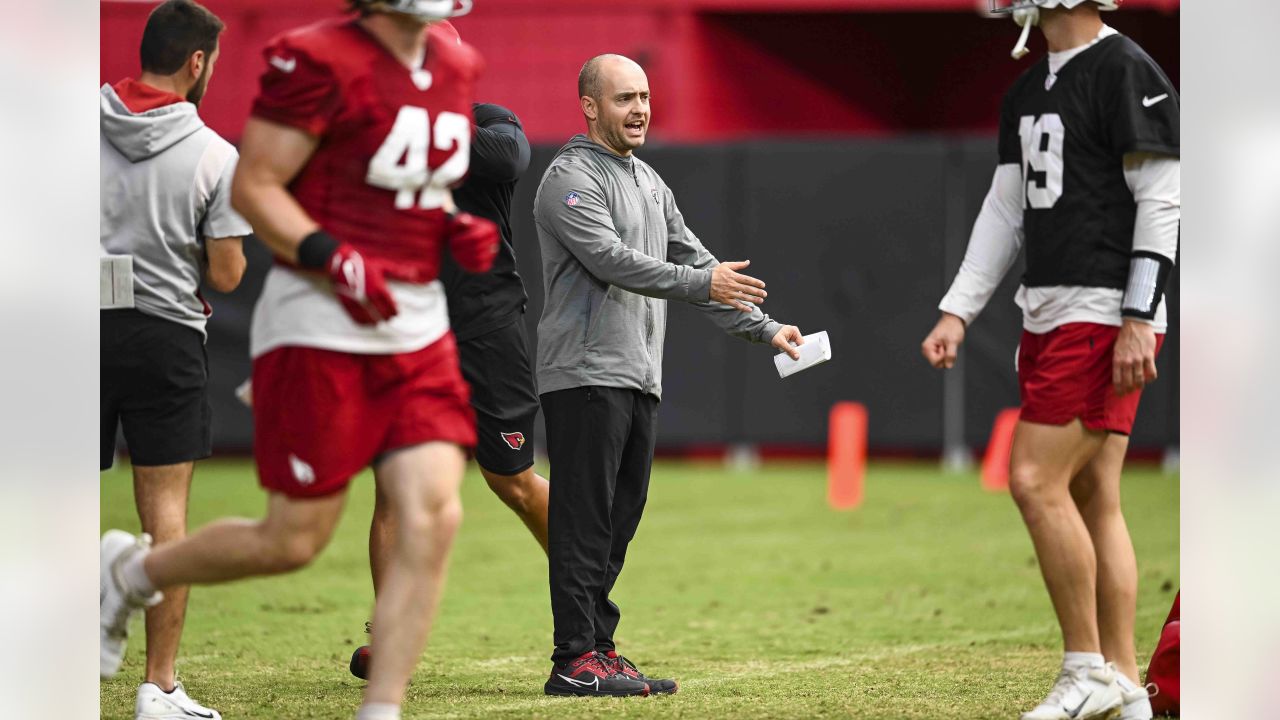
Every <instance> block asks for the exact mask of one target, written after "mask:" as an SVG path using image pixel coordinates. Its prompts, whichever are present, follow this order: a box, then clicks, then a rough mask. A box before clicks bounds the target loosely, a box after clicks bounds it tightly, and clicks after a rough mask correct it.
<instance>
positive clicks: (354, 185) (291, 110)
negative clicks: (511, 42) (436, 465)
mask: <svg viewBox="0 0 1280 720" xmlns="http://www.w3.org/2000/svg"><path fill="white" fill-rule="evenodd" d="M264 58H265V60H266V65H267V69H266V71H265V72H264V74H263V75H262V80H261V90H260V92H259V94H258V97H257V99H256V100H255V101H254V104H253V114H254V115H255V116H256V117H258V118H261V119H264V120H267V121H270V122H273V123H280V124H283V125H288V126H291V127H294V128H298V129H300V130H302V131H304V132H307V133H309V134H311V135H314V136H316V137H318V138H319V140H320V142H319V145H318V146H317V148H316V150H315V152H314V154H312V156H311V158H310V159H309V160H308V161H307V164H306V165H305V166H304V167H303V169H302V170H301V172H299V173H298V176H297V177H296V178H294V180H293V182H292V183H291V184H290V186H289V190H290V192H291V193H292V194H293V196H294V197H295V198H296V199H297V201H298V202H299V203H300V204H301V205H302V207H303V209H304V210H306V211H307V213H308V214H309V215H310V216H311V218H312V219H314V220H315V221H316V222H317V223H319V224H320V226H321V227H322V228H324V229H325V230H326V231H328V232H329V233H330V234H331V235H333V236H334V237H335V238H336V239H338V240H339V241H341V242H347V243H350V244H351V245H352V246H354V247H355V248H356V249H357V250H359V251H360V253H361V254H363V255H366V256H367V257H373V258H379V259H382V260H386V261H390V262H393V263H395V264H397V265H399V266H400V267H401V268H403V269H405V270H409V269H412V271H413V272H412V275H413V276H415V277H417V278H420V279H421V280H423V281H431V282H424V283H416V284H409V283H401V282H394V281H393V282H390V283H389V287H390V289H391V292H392V295H393V297H394V298H395V301H396V305H397V306H398V308H399V310H400V312H399V314H397V315H396V316H395V317H393V318H391V320H389V321H387V322H384V323H379V324H378V325H376V326H365V325H357V324H356V323H355V322H354V321H352V320H351V319H350V318H349V317H348V316H347V314H346V313H345V311H343V309H342V307H341V306H340V305H339V303H338V301H337V298H336V297H334V295H333V291H332V289H331V287H330V286H329V284H328V283H327V282H324V281H322V280H321V279H319V278H318V277H317V276H316V274H315V273H307V272H302V271H299V270H297V269H295V268H293V267H292V266H288V265H284V264H277V265H276V267H275V268H273V269H272V271H271V272H270V273H269V274H268V276H267V281H266V284H265V285H264V286H263V291H262V295H261V296H260V297H259V300H258V305H257V308H256V309H255V310H254V318H253V326H252V328H251V331H250V352H251V354H252V355H253V356H254V357H259V356H261V355H262V354H264V353H266V352H269V351H270V350H272V349H274V348H277V347H283V346H302V347H312V348H321V349H327V350H336V351H341V352H349V353H360V354H386V353H405V352H414V351H417V350H419V349H421V348H424V347H426V346H427V345H429V344H430V343H432V342H435V341H436V340H438V339H439V338H440V337H442V336H443V334H444V333H446V332H448V329H449V318H448V312H447V307H446V303H445V296H444V289H443V287H442V286H441V285H440V283H439V281H434V280H433V279H434V278H436V277H437V276H438V275H439V270H440V262H441V258H442V253H443V252H444V251H445V248H444V245H445V243H444V241H443V231H444V227H445V214H444V210H443V209H442V204H443V202H444V199H445V197H446V194H447V192H448V188H449V187H451V186H453V185H456V184H457V183H458V182H460V181H461V180H462V179H463V177H464V176H465V175H466V173H467V165H468V162H469V160H470V154H471V135H472V122H471V104H472V95H473V87H474V85H475V80H476V77H477V75H478V74H479V72H480V69H481V60H480V56H479V54H478V53H477V52H476V51H475V50H474V49H472V48H471V46H469V45H467V44H465V43H463V42H462V41H461V40H459V38H458V36H457V33H456V32H455V31H453V30H452V28H450V27H448V26H447V25H440V24H436V25H432V26H431V28H430V30H429V31H428V35H427V47H426V55H425V57H424V58H423V59H422V62H421V63H415V64H414V65H413V67H412V68H411V67H410V66H407V65H405V64H403V63H401V62H400V61H399V60H398V59H396V57H395V56H393V55H392V54H391V53H390V51H388V50H387V49H386V48H385V47H384V46H383V45H382V44H381V43H380V42H379V41H378V40H377V38H375V37H374V36H373V35H371V34H370V33H369V32H368V31H366V30H365V29H364V28H363V27H362V26H361V25H360V24H359V22H358V21H356V20H352V19H336V20H329V21H325V22H320V23H317V24H315V25H311V26H309V27H305V28H301V29H299V30H294V31H291V32H288V33H285V34H283V35H280V36H279V37H277V38H275V39H273V40H272V41H271V43H270V44H269V45H268V46H267V48H266V50H265V51H264Z"/></svg>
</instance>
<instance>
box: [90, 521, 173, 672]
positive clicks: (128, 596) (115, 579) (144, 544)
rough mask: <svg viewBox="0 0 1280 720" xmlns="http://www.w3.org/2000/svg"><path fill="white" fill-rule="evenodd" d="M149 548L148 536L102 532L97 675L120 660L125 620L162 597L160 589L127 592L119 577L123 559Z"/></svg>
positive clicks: (126, 637)
mask: <svg viewBox="0 0 1280 720" xmlns="http://www.w3.org/2000/svg"><path fill="white" fill-rule="evenodd" d="M150 549H151V536H150V535H147V534H145V533H144V534H142V535H141V536H139V537H134V536H133V535H130V534H129V533H127V532H124V531H123V530H108V531H107V533H106V534H105V535H103V536H102V545H101V549H100V555H99V562H100V563H101V565H100V567H99V569H98V622H99V625H100V633H99V645H98V652H99V663H98V666H99V667H98V670H99V676H100V677H101V678H102V679H104V680H105V679H107V678H110V677H113V676H115V674H116V673H117V672H118V671H119V670H120V663H121V662H123V661H124V649H125V645H126V643H127V642H128V640H129V620H130V619H131V618H132V617H133V616H134V615H135V614H136V613H137V612H138V611H139V610H141V609H143V608H144V607H149V606H151V605H155V604H156V603H158V602H160V600H161V599H163V596H162V595H161V594H160V593H155V594H154V595H152V596H151V597H142V596H140V595H138V594H136V593H132V592H130V591H129V590H128V589H127V588H126V587H125V583H124V579H123V578H122V577H121V567H122V566H123V565H124V561H125V560H128V559H129V558H131V557H133V556H134V555H136V554H137V553H140V552H141V553H146V552H148V551H150Z"/></svg>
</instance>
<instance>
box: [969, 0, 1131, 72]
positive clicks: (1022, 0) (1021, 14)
mask: <svg viewBox="0 0 1280 720" xmlns="http://www.w3.org/2000/svg"><path fill="white" fill-rule="evenodd" d="M1123 1H1124V0H988V2H989V3H990V11H991V13H992V14H995V15H1012V16H1013V21H1014V22H1015V23H1017V24H1018V25H1019V26H1021V27H1022V35H1020V36H1019V37H1018V44H1017V45H1015V46H1014V47H1013V52H1012V53H1010V55H1012V56H1013V59H1014V60H1021V59H1022V58H1024V57H1026V55H1027V53H1028V52H1029V51H1028V50H1027V41H1028V40H1030V39H1031V28H1032V27H1035V26H1036V25H1039V24H1040V8H1056V7H1065V8H1067V9H1071V8H1073V7H1075V6H1077V5H1080V4H1083V3H1086V2H1095V3H1097V4H1098V5H1100V6H1101V7H1099V8H1098V9H1099V10H1118V9H1119V8H1120V3H1121V2H1123Z"/></svg>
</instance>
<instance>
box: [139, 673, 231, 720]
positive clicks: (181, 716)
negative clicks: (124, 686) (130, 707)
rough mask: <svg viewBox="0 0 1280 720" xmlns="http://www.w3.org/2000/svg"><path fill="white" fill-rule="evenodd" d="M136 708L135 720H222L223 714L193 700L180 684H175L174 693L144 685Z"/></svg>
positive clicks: (151, 685)
mask: <svg viewBox="0 0 1280 720" xmlns="http://www.w3.org/2000/svg"><path fill="white" fill-rule="evenodd" d="M135 707H136V710H137V715H136V716H135V720H191V719H192V718H205V720H222V714H221V713H219V712H218V711H217V710H212V709H210V708H207V707H205V706H203V705H201V704H200V703H198V702H196V701H195V700H192V699H191V696H190V695H188V694H187V689H186V688H184V687H182V683H180V682H175V683H174V684H173V692H165V691H164V690H161V689H160V686H159V685H156V684H155V683H142V684H141V685H139V686H138V704H137V705H136V706H135Z"/></svg>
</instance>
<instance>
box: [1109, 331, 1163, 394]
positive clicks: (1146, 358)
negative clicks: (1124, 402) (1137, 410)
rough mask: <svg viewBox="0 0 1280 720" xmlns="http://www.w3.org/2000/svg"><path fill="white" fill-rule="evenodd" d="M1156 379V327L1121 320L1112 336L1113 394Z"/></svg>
mask: <svg viewBox="0 0 1280 720" xmlns="http://www.w3.org/2000/svg"><path fill="white" fill-rule="evenodd" d="M1155 379H1156V329H1155V328H1154V327H1153V326H1152V325H1151V323H1145V322H1141V321H1139V320H1129V319H1127V318H1126V319H1125V321H1124V325H1122V326H1121V327H1120V334H1119V335H1118V336H1116V349H1115V355H1114V360H1113V362H1112V364H1111V381H1112V384H1114V385H1115V390H1116V394H1117V395H1128V394H1129V393H1131V392H1133V391H1134V390H1141V389H1142V388H1143V386H1144V385H1148V384H1150V383H1153V382H1155Z"/></svg>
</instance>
